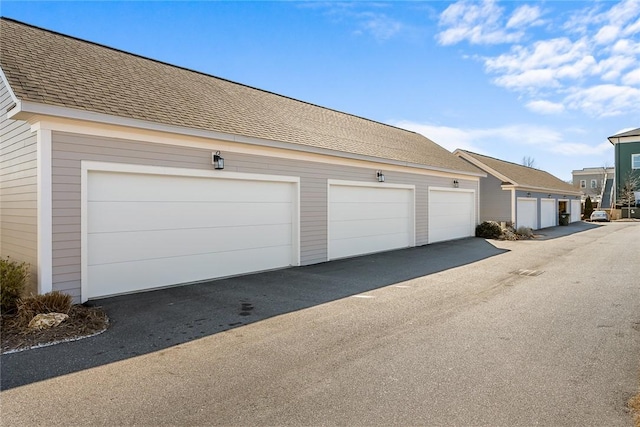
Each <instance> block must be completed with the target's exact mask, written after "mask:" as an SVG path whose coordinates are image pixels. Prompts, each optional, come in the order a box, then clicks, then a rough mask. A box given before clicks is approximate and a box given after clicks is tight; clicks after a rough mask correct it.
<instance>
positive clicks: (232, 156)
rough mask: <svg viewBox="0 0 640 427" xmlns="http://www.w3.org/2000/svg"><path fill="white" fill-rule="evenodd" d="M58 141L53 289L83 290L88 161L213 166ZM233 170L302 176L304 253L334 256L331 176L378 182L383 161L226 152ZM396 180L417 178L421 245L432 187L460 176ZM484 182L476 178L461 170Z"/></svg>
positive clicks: (318, 258)
mask: <svg viewBox="0 0 640 427" xmlns="http://www.w3.org/2000/svg"><path fill="white" fill-rule="evenodd" d="M52 139H53V145H52V175H53V176H52V190H53V194H52V204H53V221H52V222H53V225H52V227H53V289H54V290H60V291H63V292H66V293H69V294H71V295H72V296H74V298H75V299H79V297H80V285H81V283H80V281H81V271H80V265H81V259H80V257H81V254H80V252H81V242H80V241H81V236H80V227H81V224H80V222H81V188H80V187H81V161H82V160H92V161H102V162H113V163H127V164H139V165H153V166H166V167H179V168H192V169H206V170H211V168H212V166H211V151H212V150H213V149H215V141H212V148H211V149H201V148H186V147H178V146H171V145H164V144H153V143H148V142H139V141H130V140H121V139H113V138H101V137H93V136H85V135H78V134H69V133H62V132H54V133H53V136H52ZM223 156H224V158H225V171H232V172H241V173H254V174H269V175H285V176H297V177H300V257H301V264H302V265H308V264H314V263H319V262H324V261H326V260H327V179H340V180H352V181H362V182H372V183H373V182H376V181H375V168H374V167H371V168H366V167H362V168H361V167H350V166H343V165H334V164H325V163H316V162H310V161H296V160H291V159H282V158H277V157H263V156H256V155H248V154H239V153H234V152H230V151H225V152H224V153H223ZM384 173H385V175H386V180H387V182H388V183H393V184H410V185H415V186H416V192H415V208H416V218H415V231H416V245H424V244H426V243H427V242H428V237H429V236H428V221H427V203H428V200H427V198H428V188H429V187H430V186H433V187H452V179H451V178H446V177H437V176H425V175H415V174H410V173H401V172H394V171H384ZM458 180H459V182H460V188H465V189H474V190H476V206H477V202H478V188H477V187H478V184H477V181H474V180H465V179H461V178H458Z"/></svg>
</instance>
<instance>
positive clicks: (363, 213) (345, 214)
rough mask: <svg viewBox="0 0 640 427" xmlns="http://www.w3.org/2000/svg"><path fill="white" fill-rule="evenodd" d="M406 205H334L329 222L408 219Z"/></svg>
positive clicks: (407, 206) (368, 203)
mask: <svg viewBox="0 0 640 427" xmlns="http://www.w3.org/2000/svg"><path fill="white" fill-rule="evenodd" d="M408 209H409V205H408V204H390V203H371V202H365V203H355V202H351V203H335V204H333V206H332V210H331V221H360V220H375V219H380V220H383V219H388V218H405V219H406V218H408V217H409V213H408V212H407V211H408Z"/></svg>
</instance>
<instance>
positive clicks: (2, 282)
mask: <svg viewBox="0 0 640 427" xmlns="http://www.w3.org/2000/svg"><path fill="white" fill-rule="evenodd" d="M28 280H29V264H28V263H26V262H17V261H13V260H11V259H10V258H9V257H7V258H0V309H2V311H3V312H13V311H15V309H16V302H17V301H18V298H20V297H21V296H22V293H23V292H24V289H25V287H26V286H27V281H28Z"/></svg>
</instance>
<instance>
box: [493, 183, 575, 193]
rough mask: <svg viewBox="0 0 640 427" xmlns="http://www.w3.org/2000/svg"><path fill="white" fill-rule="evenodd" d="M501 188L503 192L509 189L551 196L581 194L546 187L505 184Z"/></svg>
mask: <svg viewBox="0 0 640 427" xmlns="http://www.w3.org/2000/svg"><path fill="white" fill-rule="evenodd" d="M501 188H502V189H503V190H511V189H515V190H520V191H534V192H540V193H553V194H566V195H571V196H580V195H581V194H582V192H580V191H575V190H562V189H559V188H546V187H536V186H533V185H511V184H507V185H504V184H503V185H501Z"/></svg>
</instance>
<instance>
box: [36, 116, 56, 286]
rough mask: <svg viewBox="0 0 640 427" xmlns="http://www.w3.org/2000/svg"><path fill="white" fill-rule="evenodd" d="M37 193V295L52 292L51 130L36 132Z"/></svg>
mask: <svg viewBox="0 0 640 427" xmlns="http://www.w3.org/2000/svg"><path fill="white" fill-rule="evenodd" d="M36 146H37V148H36V149H37V154H36V157H37V160H36V163H37V168H38V169H37V193H38V196H37V197H38V201H37V207H38V214H37V215H38V219H37V222H38V250H37V252H38V255H37V259H38V269H37V270H38V293H39V294H44V293H47V292H51V291H52V290H53V203H52V194H51V192H52V185H51V130H49V129H38V130H37V131H36Z"/></svg>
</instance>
